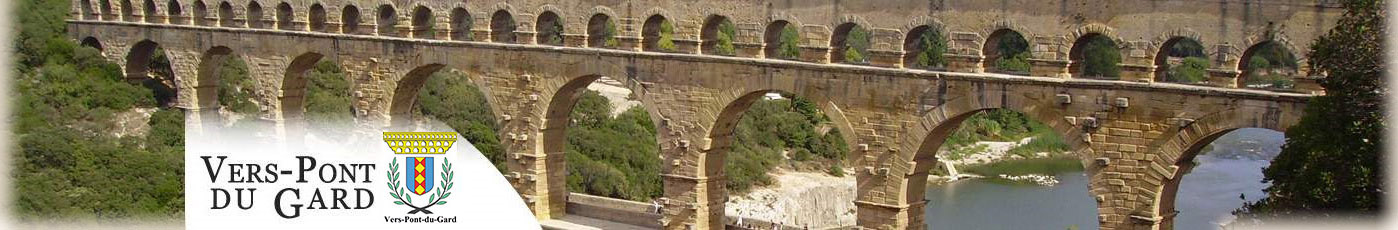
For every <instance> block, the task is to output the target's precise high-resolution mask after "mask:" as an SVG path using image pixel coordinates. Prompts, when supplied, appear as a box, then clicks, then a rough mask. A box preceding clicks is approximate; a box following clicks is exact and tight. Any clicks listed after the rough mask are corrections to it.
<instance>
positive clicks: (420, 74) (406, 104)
mask: <svg viewBox="0 0 1398 230" xmlns="http://www.w3.org/2000/svg"><path fill="white" fill-rule="evenodd" d="M445 67H446V65H443V64H427V65H423V66H418V67H417V68H414V69H413V70H411V71H408V74H406V75H404V76H403V79H402V80H399V81H398V87H396V88H394V90H393V100H392V101H391V102H390V103H391V104H390V106H389V109H388V116H389V127H392V128H393V129H406V128H409V124H410V123H411V122H412V108H413V103H414V101H417V92H418V90H421V89H422V84H423V83H426V82H427V78H428V77H431V76H432V74H433V73H437V71H438V70H442V68H445Z"/></svg>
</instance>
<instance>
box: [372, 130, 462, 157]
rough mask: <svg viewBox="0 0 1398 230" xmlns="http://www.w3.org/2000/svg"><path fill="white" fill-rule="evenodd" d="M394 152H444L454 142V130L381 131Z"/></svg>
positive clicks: (384, 139)
mask: <svg viewBox="0 0 1398 230" xmlns="http://www.w3.org/2000/svg"><path fill="white" fill-rule="evenodd" d="M383 142H384V143H388V148H389V149H392V150H393V153H394V154H445V153H447V150H448V149H451V144H452V143H456V133H454V132H383Z"/></svg>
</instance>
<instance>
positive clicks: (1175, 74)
mask: <svg viewBox="0 0 1398 230" xmlns="http://www.w3.org/2000/svg"><path fill="white" fill-rule="evenodd" d="M1165 55H1166V57H1165V58H1166V61H1165V63H1163V65H1162V66H1160V67H1158V68H1162V69H1165V70H1166V71H1165V76H1164V77H1165V81H1166V82H1179V83H1197V82H1203V81H1205V80H1207V79H1208V76H1209V72H1208V70H1209V59H1208V58H1207V57H1205V56H1204V46H1203V45H1200V44H1199V42H1198V41H1195V40H1194V39H1188V38H1185V39H1180V40H1179V41H1176V42H1175V43H1174V44H1173V45H1172V46H1170V48H1169V51H1167V52H1166V53H1165ZM1170 58H1180V59H1181V61H1180V64H1178V65H1174V64H1173V63H1171V62H1170V61H1169V59H1170Z"/></svg>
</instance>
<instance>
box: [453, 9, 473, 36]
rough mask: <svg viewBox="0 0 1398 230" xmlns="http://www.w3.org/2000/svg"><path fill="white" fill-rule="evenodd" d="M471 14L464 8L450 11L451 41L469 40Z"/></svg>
mask: <svg viewBox="0 0 1398 230" xmlns="http://www.w3.org/2000/svg"><path fill="white" fill-rule="evenodd" d="M472 21H473V20H472V18H471V12H470V11H467V10H466V8H464V7H457V8H453V9H451V35H450V37H451V40H456V41H470V40H471V24H472Z"/></svg>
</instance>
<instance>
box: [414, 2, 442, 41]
mask: <svg viewBox="0 0 1398 230" xmlns="http://www.w3.org/2000/svg"><path fill="white" fill-rule="evenodd" d="M433 19H434V18H433V17H432V9H431V8H427V6H417V8H415V9H413V28H412V30H413V38H434V36H433V35H435V34H436V33H437V31H436V30H435V29H433V28H432V26H433V25H432V24H433V23H434V22H433V21H434V20H433Z"/></svg>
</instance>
